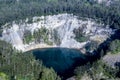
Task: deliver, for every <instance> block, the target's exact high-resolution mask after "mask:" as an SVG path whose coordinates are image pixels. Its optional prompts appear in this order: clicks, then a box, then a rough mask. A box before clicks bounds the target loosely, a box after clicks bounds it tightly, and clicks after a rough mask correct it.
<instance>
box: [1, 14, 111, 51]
mask: <svg viewBox="0 0 120 80" xmlns="http://www.w3.org/2000/svg"><path fill="white" fill-rule="evenodd" d="M38 19H39V21H38ZM27 21H28V19H26V20H25V21H21V22H19V23H15V22H13V23H12V24H11V25H10V24H6V25H4V26H2V27H3V28H4V30H3V33H2V37H1V38H0V39H2V40H5V41H7V42H9V43H11V44H12V45H13V47H15V48H16V49H18V50H22V51H28V50H30V49H34V48H45V47H66V48H77V49H80V48H83V47H84V46H85V45H86V44H87V43H88V42H90V40H93V41H97V39H96V38H98V37H99V39H101V40H100V41H101V42H102V41H104V40H106V38H108V37H109V36H110V35H111V34H112V29H110V28H108V27H103V26H104V25H103V24H97V23H96V22H94V21H92V20H90V19H87V20H86V21H82V20H79V19H78V17H77V16H74V15H72V14H67V13H65V14H58V15H53V16H51V15H49V16H41V17H33V23H30V24H28V22H27ZM83 25H86V26H83ZM6 26H7V27H6ZM98 26H99V27H98ZM41 27H46V28H47V29H51V30H53V29H56V30H57V32H58V35H59V38H60V41H61V44H60V45H56V44H54V45H52V46H50V45H47V44H46V43H39V44H35V43H34V42H32V43H30V44H23V33H24V31H25V30H29V31H31V33H33V32H34V31H35V30H38V29H40V28H41ZM79 27H81V28H82V29H83V33H84V34H85V36H90V40H88V41H85V42H82V43H80V42H77V41H76V40H75V39H74V37H75V35H74V33H73V30H74V29H75V28H76V29H77V28H79ZM43 45H44V46H43Z"/></svg>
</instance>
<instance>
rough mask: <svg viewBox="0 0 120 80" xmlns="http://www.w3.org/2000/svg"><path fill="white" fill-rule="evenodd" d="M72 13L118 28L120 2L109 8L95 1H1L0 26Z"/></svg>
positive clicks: (119, 24) (119, 22) (119, 23)
mask: <svg viewBox="0 0 120 80" xmlns="http://www.w3.org/2000/svg"><path fill="white" fill-rule="evenodd" d="M66 12H67V13H73V14H75V15H78V16H79V17H86V18H92V19H94V20H97V21H98V22H102V23H105V24H109V25H110V26H111V27H113V28H120V27H119V26H120V1H119V0H118V1H116V2H115V3H113V4H111V5H110V6H106V5H105V4H98V3H96V1H95V0H19V1H17V0H1V1H0V25H4V24H5V23H6V22H11V21H14V20H20V19H25V18H32V17H33V16H41V15H48V14H51V15H53V14H58V13H66Z"/></svg>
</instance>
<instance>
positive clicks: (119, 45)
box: [110, 40, 120, 54]
mask: <svg viewBox="0 0 120 80" xmlns="http://www.w3.org/2000/svg"><path fill="white" fill-rule="evenodd" d="M110 52H111V54H118V53H120V40H114V41H113V42H112V43H111V44H110Z"/></svg>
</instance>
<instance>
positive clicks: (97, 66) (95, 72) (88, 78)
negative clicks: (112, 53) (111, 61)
mask: <svg viewBox="0 0 120 80" xmlns="http://www.w3.org/2000/svg"><path fill="white" fill-rule="evenodd" d="M118 72H119V69H117V68H115V69H114V68H111V67H110V66H107V65H106V64H105V63H104V62H102V61H96V62H94V63H92V64H90V63H88V64H87V65H84V66H80V67H78V68H76V70H75V74H76V79H77V80H81V79H82V78H83V79H85V80H110V79H111V80H118V79H119V78H117V77H116V74H117V73H118Z"/></svg>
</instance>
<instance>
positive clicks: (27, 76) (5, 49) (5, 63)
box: [0, 40, 61, 80]
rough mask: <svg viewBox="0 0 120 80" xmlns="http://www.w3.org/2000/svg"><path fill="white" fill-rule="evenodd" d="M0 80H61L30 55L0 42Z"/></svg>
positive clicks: (51, 70)
mask: <svg viewBox="0 0 120 80" xmlns="http://www.w3.org/2000/svg"><path fill="white" fill-rule="evenodd" d="M0 80H61V79H60V77H59V76H57V74H56V73H55V71H54V70H53V69H52V68H50V69H49V68H46V67H45V66H43V64H42V62H41V61H38V60H35V57H34V56H33V55H32V54H31V53H24V54H23V53H22V52H20V51H17V50H15V49H13V48H12V46H11V45H10V44H8V43H6V42H4V41H1V40H0Z"/></svg>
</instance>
